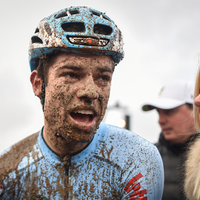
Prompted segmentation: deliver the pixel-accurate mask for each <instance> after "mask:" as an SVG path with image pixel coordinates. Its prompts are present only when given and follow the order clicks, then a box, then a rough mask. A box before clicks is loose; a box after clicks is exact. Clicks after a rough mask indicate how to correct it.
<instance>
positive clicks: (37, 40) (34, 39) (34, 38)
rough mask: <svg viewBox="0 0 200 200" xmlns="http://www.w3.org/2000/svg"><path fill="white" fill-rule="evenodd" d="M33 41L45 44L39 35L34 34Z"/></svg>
mask: <svg viewBox="0 0 200 200" xmlns="http://www.w3.org/2000/svg"><path fill="white" fill-rule="evenodd" d="M31 42H32V44H33V43H39V44H43V42H42V40H41V39H40V38H39V37H37V36H33V37H32V38H31Z"/></svg>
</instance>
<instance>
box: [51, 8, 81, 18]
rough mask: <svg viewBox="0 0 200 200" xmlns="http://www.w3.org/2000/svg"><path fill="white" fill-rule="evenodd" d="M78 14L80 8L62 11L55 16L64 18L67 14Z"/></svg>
mask: <svg viewBox="0 0 200 200" xmlns="http://www.w3.org/2000/svg"><path fill="white" fill-rule="evenodd" d="M76 14H79V11H78V10H69V11H65V12H62V13H60V14H58V15H55V18H56V19H59V18H62V17H67V16H71V15H76Z"/></svg>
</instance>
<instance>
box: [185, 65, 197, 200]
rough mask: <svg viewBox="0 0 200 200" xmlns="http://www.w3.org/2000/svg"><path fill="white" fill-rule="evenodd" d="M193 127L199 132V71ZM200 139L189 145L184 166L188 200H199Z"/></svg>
mask: <svg viewBox="0 0 200 200" xmlns="http://www.w3.org/2000/svg"><path fill="white" fill-rule="evenodd" d="M194 117H195V126H196V128H197V130H198V132H200V69H199V70H198V73H197V76H196V84H195V91H194ZM199 155H200V137H198V139H196V141H195V142H194V144H193V145H191V147H190V149H189V151H188V154H187V159H186V164H185V170H186V173H185V184H184V189H185V193H186V195H187V198H188V199H189V200H200V156H199Z"/></svg>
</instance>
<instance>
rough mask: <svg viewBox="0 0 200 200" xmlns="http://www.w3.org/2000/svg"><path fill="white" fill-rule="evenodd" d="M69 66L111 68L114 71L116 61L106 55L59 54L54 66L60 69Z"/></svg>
mask: <svg viewBox="0 0 200 200" xmlns="http://www.w3.org/2000/svg"><path fill="white" fill-rule="evenodd" d="M66 64H69V65H70V66H77V67H80V68H81V67H83V66H84V65H86V66H90V65H96V66H99V67H101V66H103V67H105V68H111V69H112V71H113V70H114V66H115V65H114V61H113V59H112V58H111V57H110V56H105V55H102V56H101V55H82V54H67V53H59V54H57V55H56V58H55V62H54V64H53V67H54V68H57V67H60V66H62V65H66Z"/></svg>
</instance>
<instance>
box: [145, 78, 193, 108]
mask: <svg viewBox="0 0 200 200" xmlns="http://www.w3.org/2000/svg"><path fill="white" fill-rule="evenodd" d="M193 94H194V82H191V81H183V80H175V81H172V82H169V83H167V84H165V85H164V86H163V87H162V88H161V90H160V92H159V95H158V97H157V98H156V99H154V100H153V101H150V102H148V103H146V104H144V105H143V106H142V110H144V111H149V110H152V109H155V108H160V109H166V110H167V109H173V108H176V107H178V106H181V105H183V104H185V103H189V104H193Z"/></svg>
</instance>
